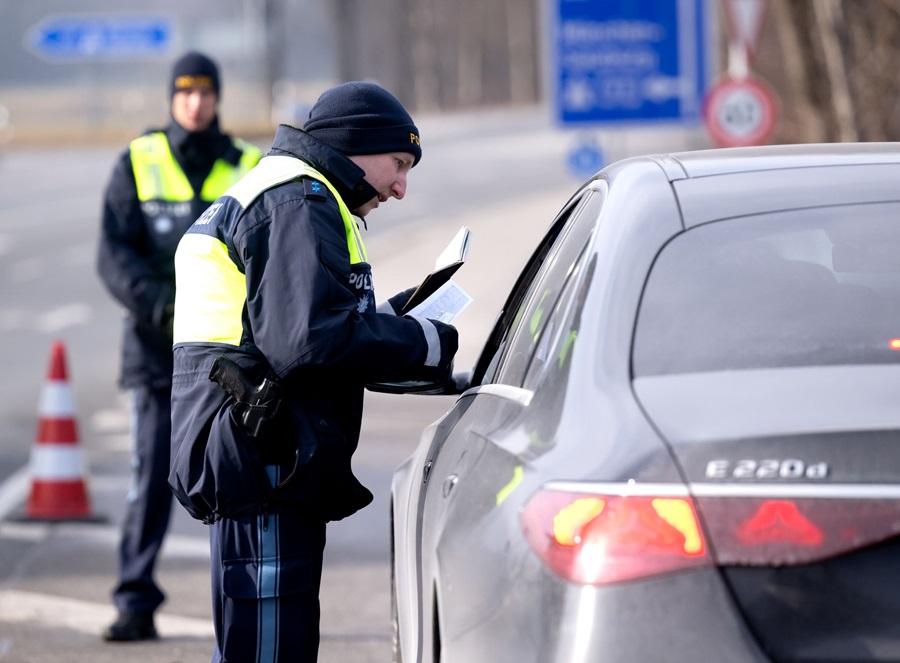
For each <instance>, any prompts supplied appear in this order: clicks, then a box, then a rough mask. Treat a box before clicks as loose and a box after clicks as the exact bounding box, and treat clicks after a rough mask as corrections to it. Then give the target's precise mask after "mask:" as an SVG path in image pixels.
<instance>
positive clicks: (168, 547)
mask: <svg viewBox="0 0 900 663" xmlns="http://www.w3.org/2000/svg"><path fill="white" fill-rule="evenodd" d="M51 536H54V537H56V538H65V539H68V540H72V541H76V540H77V541H88V542H90V543H96V544H100V545H102V546H103V547H104V548H115V547H116V546H117V545H118V544H119V539H120V537H121V536H122V535H121V532H120V531H119V529H118V528H117V527H115V526H111V525H89V524H85V523H47V522H44V521H34V522H28V521H24V522H14V523H3V524H0V539H9V540H14V541H28V542H32V543H35V542H41V541H45V540H47V539H48V538H50V537H51ZM161 555H162V557H163V558H175V557H177V558H179V559H196V560H208V559H209V540H208V539H207V537H206V533H205V532H204V534H203V535H202V536H185V535H182V534H168V535H167V536H166V538H165V541H164V542H163V549H162V553H161Z"/></svg>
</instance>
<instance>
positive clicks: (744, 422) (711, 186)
mask: <svg viewBox="0 0 900 663" xmlns="http://www.w3.org/2000/svg"><path fill="white" fill-rule="evenodd" d="M462 382H463V384H461V385H460V387H459V388H458V391H459V398H458V400H457V401H456V403H455V404H454V405H453V407H452V408H451V409H450V411H449V412H447V413H446V415H445V416H444V417H443V418H442V419H440V420H439V421H437V422H436V423H434V424H433V425H432V426H431V427H429V428H428V429H427V430H426V431H425V433H424V435H423V437H422V440H421V443H420V444H419V446H418V448H417V449H416V451H415V453H414V454H413V455H412V457H410V458H409V459H408V460H407V461H406V462H405V463H403V464H402V465H401V466H400V467H399V468H398V469H397V471H396V474H395V475H394V480H393V486H392V505H391V516H392V518H391V523H392V544H393V545H392V568H393V574H392V575H393V578H392V586H393V604H394V621H395V642H394V656H395V660H398V661H399V660H402V661H405V662H407V663H410V662H421V663H426V662H429V663H437V662H439V661H447V662H452V663H457V662H460V663H478V662H484V663H503V662H506V661H508V662H510V663H512V662H515V663H526V662H533V663H556V662H558V663H580V662H588V661H623V662H629V663H630V662H637V663H649V662H654V661H660V662H665V663H673V662H678V661H690V662H696V661H710V662H717V663H718V662H726V663H743V662H745V661H747V662H750V661H753V662H758V661H805V662H811V661H814V662H825V661H856V662H860V661H888V660H891V661H897V660H900V562H898V560H900V538H897V535H898V533H900V484H898V481H900V147H898V146H897V145H889V144H866V145H816V146H778V147H767V148H750V149H735V150H711V151H700V152H692V153H683V154H670V155H665V156H651V157H644V158H636V159H629V160H626V161H623V162H620V163H617V164H614V165H612V166H610V167H608V168H606V169H604V170H602V171H601V172H599V173H598V174H597V175H596V176H595V177H594V178H593V179H592V180H590V181H589V182H588V183H586V184H585V185H584V186H583V187H581V189H580V190H578V191H577V193H576V194H575V195H574V196H573V197H572V198H571V200H570V201H569V202H568V203H567V204H566V205H565V207H564V208H563V210H562V211H561V212H560V213H559V215H558V216H557V217H556V219H555V220H553V222H552V223H551V224H550V227H549V230H548V232H547V234H546V236H545V237H544V239H543V240H542V242H541V243H540V245H539V246H538V247H537V249H536V250H535V252H534V255H533V256H532V257H531V259H530V260H529V261H528V263H527V264H526V265H525V268H524V270H523V271H522V274H521V276H520V277H519V279H518V281H517V283H516V284H515V286H514V288H513V290H512V292H510V294H509V297H508V299H507V300H506V304H505V305H504V307H503V309H502V310H501V311H500V313H499V316H498V318H497V322H496V325H495V327H494V329H493V331H492V332H491V334H490V335H489V337H488V339H487V343H486V345H485V347H484V350H483V351H482V353H481V357H480V359H479V360H478V362H477V364H476V365H475V367H474V369H473V371H472V372H471V374H470V375H469V376H467V377H466V379H465V380H462Z"/></svg>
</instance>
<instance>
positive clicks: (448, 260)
mask: <svg viewBox="0 0 900 663" xmlns="http://www.w3.org/2000/svg"><path fill="white" fill-rule="evenodd" d="M470 235H471V233H470V232H469V229H468V228H466V227H465V226H463V227H462V228H460V229H459V232H458V233H456V235H455V236H454V237H453V239H451V240H450V243H449V244H448V245H447V247H446V248H445V249H444V250H443V251H441V254H440V255H439V256H438V257H437V260H435V261H434V271H436V272H437V271H440V270H442V269H444V268H445V267H449V266H451V265H454V264H456V263H463V262H465V261H466V255H468V253H469V236H470Z"/></svg>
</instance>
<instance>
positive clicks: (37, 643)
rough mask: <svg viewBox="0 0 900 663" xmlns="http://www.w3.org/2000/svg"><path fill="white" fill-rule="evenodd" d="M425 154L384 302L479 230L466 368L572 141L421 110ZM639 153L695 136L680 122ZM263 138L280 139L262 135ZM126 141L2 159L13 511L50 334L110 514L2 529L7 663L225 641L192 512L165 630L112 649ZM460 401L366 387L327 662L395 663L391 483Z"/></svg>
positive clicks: (166, 556) (554, 191)
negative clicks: (113, 238) (102, 229)
mask: <svg viewBox="0 0 900 663" xmlns="http://www.w3.org/2000/svg"><path fill="white" fill-rule="evenodd" d="M420 128H421V131H422V136H423V145H425V148H424V152H423V159H422V162H421V164H420V165H419V166H417V167H416V169H415V170H414V171H413V172H412V174H411V177H410V186H409V194H408V196H407V198H406V199H405V200H404V201H402V202H400V201H392V202H391V203H390V204H388V205H385V206H382V208H381V209H379V210H378V211H377V212H375V213H373V214H372V215H371V217H370V219H369V223H368V226H369V230H368V232H367V234H366V235H365V238H366V242H367V245H368V248H369V253H370V257H371V258H372V262H373V264H374V265H375V284H376V292H377V293H378V294H379V295H380V297H381V298H384V297H387V296H389V295H391V294H393V293H394V292H397V291H399V290H401V289H403V288H405V287H408V286H409V285H411V284H412V283H414V282H415V281H416V280H418V279H419V278H420V277H421V275H424V274H425V273H427V271H428V270H429V269H430V267H431V266H432V263H433V261H434V258H435V257H436V256H437V254H438V253H439V252H440V250H441V249H442V248H443V246H444V244H445V243H446V242H448V241H449V240H450V238H451V237H452V236H453V235H454V234H455V232H456V230H457V229H458V228H459V226H461V225H467V226H469V227H470V228H471V229H472V233H473V239H472V249H471V253H470V260H469V262H468V263H467V264H466V266H465V267H464V268H463V269H462V270H461V272H460V273H459V276H458V279H457V280H458V282H459V283H460V284H461V285H462V286H463V288H465V289H466V290H467V291H468V292H469V293H470V294H471V295H472V296H473V297H474V299H475V301H474V303H473V304H472V305H471V306H470V307H469V308H468V309H467V310H466V311H465V312H464V313H463V314H462V316H461V317H460V318H459V321H458V322H459V329H460V333H461V336H462V349H461V351H460V354H459V358H458V361H457V366H458V368H465V367H468V366H470V365H471V364H472V363H473V362H474V360H475V358H476V357H477V354H478V351H479V350H480V347H481V344H482V342H483V339H484V337H485V336H486V334H487V332H488V330H489V328H490V326H491V324H492V323H493V320H494V317H495V316H496V314H497V311H498V309H499V306H500V305H501V304H502V300H503V298H504V296H505V293H506V291H507V290H508V288H509V287H510V286H511V284H512V282H513V280H514V279H515V277H516V276H517V274H518V270H519V268H520V267H521V265H522V264H523V263H524V261H525V260H526V258H527V256H528V254H529V252H530V251H531V249H532V248H533V247H534V245H535V244H536V242H537V240H538V239H539V238H540V236H541V234H542V233H543V231H544V230H545V229H546V227H547V226H548V225H549V223H550V222H551V221H552V219H553V216H554V215H555V214H556V212H557V211H558V210H559V208H560V207H561V206H562V205H563V204H564V203H565V202H566V200H567V199H568V197H569V196H570V195H571V194H572V192H573V191H574V190H575V188H576V187H577V186H578V184H579V180H577V179H576V178H574V177H572V176H571V175H568V174H567V173H566V171H565V168H563V167H560V163H562V161H563V160H564V158H565V155H564V151H565V146H566V143H565V140H564V139H563V136H561V134H560V133H559V131H557V130H555V129H553V128H551V127H550V126H549V124H548V123H547V121H546V118H545V117H544V113H543V111H542V110H541V109H539V108H534V107H532V108H524V109H515V110H504V111H503V112H496V111H495V112H478V113H456V114H452V115H441V116H436V115H425V116H423V117H422V119H421V120H420ZM631 141H633V143H634V145H635V146H636V148H635V149H640V150H642V151H645V152H646V151H654V150H659V149H666V148H667V147H668V148H679V147H683V146H684V141H685V138H684V136H682V135H681V134H673V133H672V132H671V131H665V130H663V131H659V130H657V131H650V132H646V133H644V134H641V135H635V136H633V137H632V138H631ZM258 142H259V143H260V145H261V147H263V148H265V147H267V145H266V144H265V141H264V140H259V141H258ZM117 151H118V148H109V147H103V148H65V149H55V150H51V149H46V148H40V149H24V148H23V149H15V150H10V151H7V152H6V153H4V154H3V155H2V157H0V200H2V203H3V222H2V226H0V257H2V262H0V301H2V302H3V305H2V308H0V366H2V367H3V370H2V381H0V421H2V422H3V426H2V428H0V520H2V519H3V517H5V516H7V515H9V514H14V513H16V512H17V511H18V510H20V509H21V506H22V501H23V500H24V498H25V497H26V492H27V489H28V487H29V476H28V468H27V462H28V454H29V450H30V448H31V446H32V444H33V440H34V434H35V427H36V419H37V414H36V410H37V403H38V399H39V394H40V389H41V386H42V383H43V379H44V376H45V373H46V363H47V359H48V350H49V346H50V343H51V342H52V340H54V339H62V340H64V342H65V343H66V347H67V350H68V357H69V368H70V374H71V375H70V377H71V384H72V387H73V390H74V393H75V399H76V403H77V408H78V417H79V421H78V423H79V426H80V432H81V444H82V448H83V449H84V451H85V452H86V454H87V458H88V464H89V467H90V475H89V489H90V492H91V497H92V500H93V503H94V510H95V511H96V512H97V513H99V514H102V515H105V516H107V517H108V519H109V521H108V522H107V523H105V524H65V525H43V524H35V523H18V522H4V523H3V524H0V560H2V564H0V661H7V660H8V661H58V660H66V661H72V662H76V661H120V660H122V656H123V649H124V650H127V652H128V654H129V656H130V655H131V654H134V655H135V656H140V658H141V659H142V660H146V661H200V660H206V659H207V658H208V656H209V653H210V651H211V624H210V622H209V589H208V585H209V580H208V554H207V538H206V537H207V534H206V528H205V526H203V525H202V524H200V523H198V522H195V521H192V520H191V519H190V518H189V517H188V516H187V515H186V513H184V512H183V511H182V510H181V509H180V507H178V506H177V505H176V507H175V518H174V520H173V525H172V528H171V533H170V536H169V538H168V539H167V544H166V547H165V549H164V553H163V557H162V560H161V563H160V568H159V579H160V582H161V585H162V586H163V588H164V590H165V591H166V592H167V593H168V597H169V598H168V601H167V603H166V604H165V605H164V607H163V610H162V613H161V616H160V619H159V630H160V633H161V634H162V636H163V639H162V640H161V641H160V642H158V643H150V644H141V645H132V646H129V645H124V646H115V645H105V644H102V643H101V642H100V640H99V637H98V633H99V631H100V630H101V628H102V627H103V626H104V625H105V623H107V622H108V621H109V620H110V619H111V618H112V617H113V610H112V607H111V605H110V603H109V592H110V589H111V586H112V584H113V579H114V574H115V568H116V567H115V565H116V561H115V559H116V558H115V546H116V542H117V540H118V524H119V519H120V518H121V516H122V513H123V511H124V497H125V494H126V492H127V489H128V485H129V451H130V438H129V435H128V409H127V408H128V402H127V399H126V397H125V396H124V395H123V394H121V393H120V392H119V391H118V390H117V389H116V386H115V376H116V370H117V365H118V363H117V362H118V350H119V337H120V325H121V319H122V316H121V313H120V311H119V310H118V308H117V307H116V305H115V304H114V303H113V302H112V300H111V299H110V298H109V297H108V296H107V295H106V293H105V292H104V291H103V290H102V287H101V285H100V283H99V281H98V279H97V277H96V275H95V269H94V264H93V262H94V256H95V251H96V248H95V247H96V243H97V232H98V225H99V222H98V215H99V209H100V200H101V194H102V188H103V186H104V184H105V180H106V178H107V176H108V173H109V170H110V168H111V165H112V163H113V161H114V159H115V156H116V154H117ZM451 402H452V401H451V400H450V398H449V397H429V396H385V395H378V394H369V395H368V396H367V409H366V416H365V423H364V428H363V434H362V440H361V442H360V447H359V451H358V453H357V454H356V457H355V462H354V467H355V469H356V471H357V473H358V475H359V476H360V477H361V479H362V480H363V482H364V483H365V484H366V485H368V486H369V487H370V488H371V489H372V490H373V492H374V493H375V502H374V504H372V505H371V506H370V507H368V508H367V509H366V510H364V511H363V512H361V513H359V514H357V515H355V516H353V517H351V518H349V519H347V520H346V521H342V522H339V523H333V524H332V525H330V526H329V531H328V540H329V541H328V545H327V547H326V567H325V575H324V579H323V590H322V606H323V612H322V650H321V651H322V653H321V657H320V660H322V661H334V662H339V661H350V660H352V661H384V660H386V659H387V657H388V655H389V654H388V651H389V633H390V631H389V620H388V615H389V610H388V566H387V562H388V539H387V536H388V522H387V498H388V489H389V486H390V475H391V472H392V470H393V468H394V467H395V466H396V465H398V464H399V463H400V462H401V461H402V460H403V459H404V458H405V457H406V456H407V455H408V454H409V453H410V452H411V451H412V449H413V447H414V445H415V443H416V441H417V440H418V436H419V433H420V432H421V430H422V428H423V427H424V426H425V425H427V424H428V423H429V422H431V421H433V420H435V419H436V418H438V417H439V416H440V414H441V413H442V412H443V411H444V410H445V409H447V408H448V407H449V405H450V403H451Z"/></svg>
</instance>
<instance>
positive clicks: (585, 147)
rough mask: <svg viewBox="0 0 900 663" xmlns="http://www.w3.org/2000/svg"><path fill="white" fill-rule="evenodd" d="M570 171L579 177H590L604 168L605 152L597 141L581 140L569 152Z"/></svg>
mask: <svg viewBox="0 0 900 663" xmlns="http://www.w3.org/2000/svg"><path fill="white" fill-rule="evenodd" d="M567 163H568V166H569V171H571V172H572V174H573V175H576V176H577V177H580V178H584V177H590V176H591V175H593V174H594V173H596V172H597V171H598V170H600V169H601V168H602V167H603V150H602V149H601V148H600V146H599V145H598V144H597V142H596V141H594V140H591V139H581V140H579V141H578V142H577V143H576V144H575V147H574V148H572V150H570V151H569V155H568V159H567Z"/></svg>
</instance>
